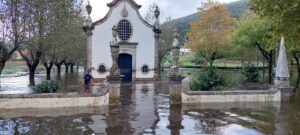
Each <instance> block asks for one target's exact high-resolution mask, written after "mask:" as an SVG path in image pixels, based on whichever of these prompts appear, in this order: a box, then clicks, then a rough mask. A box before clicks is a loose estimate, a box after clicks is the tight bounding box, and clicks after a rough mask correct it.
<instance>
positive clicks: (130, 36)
mask: <svg viewBox="0 0 300 135" xmlns="http://www.w3.org/2000/svg"><path fill="white" fill-rule="evenodd" d="M122 21H127V22H128V23H129V25H130V27H131V34H130V35H129V38H128V39H127V40H123V39H121V38H120V35H119V32H118V28H119V24H120V23H121V22H122ZM133 31H134V30H133V25H132V23H131V22H130V21H129V20H128V19H124V18H122V19H121V20H120V21H119V22H118V25H117V33H118V39H120V41H123V42H128V41H129V40H131V38H132V35H133Z"/></svg>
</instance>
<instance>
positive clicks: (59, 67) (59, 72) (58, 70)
mask: <svg viewBox="0 0 300 135" xmlns="http://www.w3.org/2000/svg"><path fill="white" fill-rule="evenodd" d="M55 66H56V68H57V75H58V76H60V74H61V64H55Z"/></svg>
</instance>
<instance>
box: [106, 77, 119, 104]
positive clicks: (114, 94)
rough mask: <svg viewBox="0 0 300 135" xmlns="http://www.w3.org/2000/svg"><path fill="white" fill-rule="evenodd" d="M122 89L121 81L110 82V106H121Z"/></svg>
mask: <svg viewBox="0 0 300 135" xmlns="http://www.w3.org/2000/svg"><path fill="white" fill-rule="evenodd" d="M120 87H121V81H119V82H116V81H110V80H108V91H109V105H121V101H120Z"/></svg>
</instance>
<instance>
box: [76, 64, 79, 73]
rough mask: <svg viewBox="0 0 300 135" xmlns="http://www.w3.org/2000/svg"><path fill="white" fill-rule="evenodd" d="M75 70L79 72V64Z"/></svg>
mask: <svg viewBox="0 0 300 135" xmlns="http://www.w3.org/2000/svg"><path fill="white" fill-rule="evenodd" d="M76 70H77V72H78V71H79V64H77V65H76Z"/></svg>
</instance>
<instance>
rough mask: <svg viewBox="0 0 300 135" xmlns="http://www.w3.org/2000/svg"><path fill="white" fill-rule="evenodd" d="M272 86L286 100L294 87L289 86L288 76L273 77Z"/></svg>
mask: <svg viewBox="0 0 300 135" xmlns="http://www.w3.org/2000/svg"><path fill="white" fill-rule="evenodd" d="M274 86H275V87H276V88H278V89H279V90H280V91H281V98H282V100H283V101H288V100H289V97H290V96H291V95H292V94H293V91H294V89H295V88H294V87H291V86H290V81H289V78H278V77H277V78H275V80H274Z"/></svg>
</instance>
